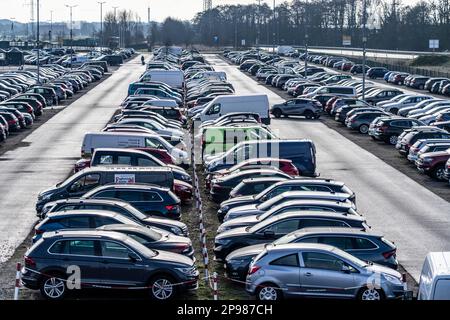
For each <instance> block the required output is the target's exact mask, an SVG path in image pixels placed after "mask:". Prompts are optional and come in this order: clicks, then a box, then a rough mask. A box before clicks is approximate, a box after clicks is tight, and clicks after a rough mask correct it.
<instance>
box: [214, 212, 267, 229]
mask: <svg viewBox="0 0 450 320" xmlns="http://www.w3.org/2000/svg"><path fill="white" fill-rule="evenodd" d="M258 222H259V220H258V218H257V216H254V215H252V216H245V217H239V218H236V219H230V220H227V221H225V222H224V223H222V224H221V225H220V226H219V230H227V229H235V228H240V227H247V226H253V225H255V224H257V223H258ZM218 232H219V231H218ZM222 232H224V231H222Z"/></svg>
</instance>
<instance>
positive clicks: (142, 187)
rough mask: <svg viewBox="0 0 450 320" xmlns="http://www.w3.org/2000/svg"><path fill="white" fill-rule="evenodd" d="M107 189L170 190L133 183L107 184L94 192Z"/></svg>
mask: <svg viewBox="0 0 450 320" xmlns="http://www.w3.org/2000/svg"><path fill="white" fill-rule="evenodd" d="M105 189H139V190H150V191H169V190H170V189H169V188H164V187H161V186H158V185H153V184H148V183H133V184H107V185H104V186H99V187H97V188H95V189H92V191H94V190H96V191H100V190H105Z"/></svg>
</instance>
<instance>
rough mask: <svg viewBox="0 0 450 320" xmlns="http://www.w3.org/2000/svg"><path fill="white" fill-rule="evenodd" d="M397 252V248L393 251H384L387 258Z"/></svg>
mask: <svg viewBox="0 0 450 320" xmlns="http://www.w3.org/2000/svg"><path fill="white" fill-rule="evenodd" d="M396 253H397V249H394V250H391V251H387V252H383V257H384V258H385V259H389V258H390V257H392V256H395V254H396Z"/></svg>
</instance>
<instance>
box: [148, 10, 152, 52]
mask: <svg viewBox="0 0 450 320" xmlns="http://www.w3.org/2000/svg"><path fill="white" fill-rule="evenodd" d="M150 13H151V11H150V5H148V12H147V24H148V34H147V47H148V52H150V50H151V49H152V48H151V45H150V36H151V30H152V28H151V26H150Z"/></svg>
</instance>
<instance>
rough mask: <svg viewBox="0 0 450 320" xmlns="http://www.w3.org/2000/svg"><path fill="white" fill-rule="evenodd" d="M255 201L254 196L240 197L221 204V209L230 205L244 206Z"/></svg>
mask: <svg viewBox="0 0 450 320" xmlns="http://www.w3.org/2000/svg"><path fill="white" fill-rule="evenodd" d="M253 201H255V197H254V196H242V197H236V198H233V199H228V200H225V201H224V202H222V204H221V207H222V208H223V207H225V206H230V205H236V204H240V203H242V205H245V204H247V203H249V202H253Z"/></svg>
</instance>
